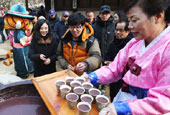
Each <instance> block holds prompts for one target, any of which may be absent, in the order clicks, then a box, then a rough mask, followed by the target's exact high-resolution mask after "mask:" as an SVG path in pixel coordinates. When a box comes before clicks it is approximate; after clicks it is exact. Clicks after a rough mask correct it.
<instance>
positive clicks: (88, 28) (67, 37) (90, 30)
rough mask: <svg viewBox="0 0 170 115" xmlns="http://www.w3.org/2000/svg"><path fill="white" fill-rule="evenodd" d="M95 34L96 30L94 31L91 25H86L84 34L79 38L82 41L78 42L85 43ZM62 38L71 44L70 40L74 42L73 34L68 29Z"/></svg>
mask: <svg viewBox="0 0 170 115" xmlns="http://www.w3.org/2000/svg"><path fill="white" fill-rule="evenodd" d="M93 34H94V30H93V28H92V26H91V25H90V24H89V23H85V24H84V28H83V31H82V34H81V35H80V37H79V38H81V39H79V41H78V42H85V41H86V40H87V39H89V37H90V36H92V35H93ZM61 38H62V39H63V40H64V41H66V42H69V41H70V40H72V34H71V32H70V29H69V28H68V29H67V31H66V32H65V34H64V35H63V36H62V37H61Z"/></svg>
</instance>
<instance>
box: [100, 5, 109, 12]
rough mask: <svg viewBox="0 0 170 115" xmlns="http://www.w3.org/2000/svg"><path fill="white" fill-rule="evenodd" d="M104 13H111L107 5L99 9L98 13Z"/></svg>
mask: <svg viewBox="0 0 170 115" xmlns="http://www.w3.org/2000/svg"><path fill="white" fill-rule="evenodd" d="M104 12H109V13H110V12H111V8H110V6H109V5H103V6H101V7H100V13H104Z"/></svg>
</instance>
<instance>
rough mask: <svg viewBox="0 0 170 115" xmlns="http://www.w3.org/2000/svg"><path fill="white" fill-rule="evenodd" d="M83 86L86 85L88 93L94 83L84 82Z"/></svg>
mask: <svg viewBox="0 0 170 115" xmlns="http://www.w3.org/2000/svg"><path fill="white" fill-rule="evenodd" d="M82 87H84V89H85V92H86V93H88V91H89V89H91V88H92V87H93V85H92V84H91V83H89V82H84V83H83V84H82Z"/></svg>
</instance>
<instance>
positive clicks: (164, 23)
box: [86, 0, 170, 115]
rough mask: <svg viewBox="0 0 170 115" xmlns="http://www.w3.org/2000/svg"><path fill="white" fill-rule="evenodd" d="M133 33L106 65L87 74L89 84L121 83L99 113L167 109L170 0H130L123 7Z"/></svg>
mask: <svg viewBox="0 0 170 115" xmlns="http://www.w3.org/2000/svg"><path fill="white" fill-rule="evenodd" d="M126 12H127V16H128V20H129V28H130V29H131V32H132V33H133V35H134V39H132V40H131V41H130V42H129V43H128V44H127V45H126V46H125V48H123V49H122V50H120V52H119V53H118V54H117V56H116V57H115V59H114V61H113V62H112V63H110V65H109V66H103V67H102V68H100V69H98V70H96V71H94V72H92V73H90V74H88V76H86V78H87V79H89V80H90V82H91V83H93V84H109V83H112V82H116V81H118V80H120V79H122V81H123V86H122V88H121V90H120V91H119V93H118V94H117V96H116V97H115V98H114V101H113V102H112V103H111V104H109V105H108V106H107V107H106V108H103V109H102V110H101V111H100V115H106V114H107V115H117V114H118V115H132V114H133V115H162V114H165V113H168V112H170V26H168V23H169V22H170V0H133V1H131V2H130V4H129V5H128V8H127V9H126Z"/></svg>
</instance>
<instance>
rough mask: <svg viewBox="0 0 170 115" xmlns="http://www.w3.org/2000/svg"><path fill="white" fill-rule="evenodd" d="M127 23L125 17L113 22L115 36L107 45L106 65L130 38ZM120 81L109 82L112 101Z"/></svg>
mask: <svg viewBox="0 0 170 115" xmlns="http://www.w3.org/2000/svg"><path fill="white" fill-rule="evenodd" d="M128 26H129V23H128V20H127V19H126V18H124V19H121V20H119V21H118V22H117V23H116V24H115V37H114V40H113V42H112V43H111V44H110V46H109V47H108V48H109V49H108V52H107V58H106V60H107V61H105V64H106V65H108V64H109V63H110V62H112V61H113V60H114V58H115V57H116V55H117V54H118V52H119V51H120V50H121V49H122V48H124V47H125V45H126V44H127V43H128V42H129V41H130V40H131V39H132V38H131V37H130V36H129V33H130V30H129V28H128ZM121 82H122V81H121V80H119V81H118V82H115V83H111V84H109V85H110V99H111V102H112V101H113V98H114V97H115V96H116V94H117V93H118V91H119V89H120V88H121V86H122V83H121Z"/></svg>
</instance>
